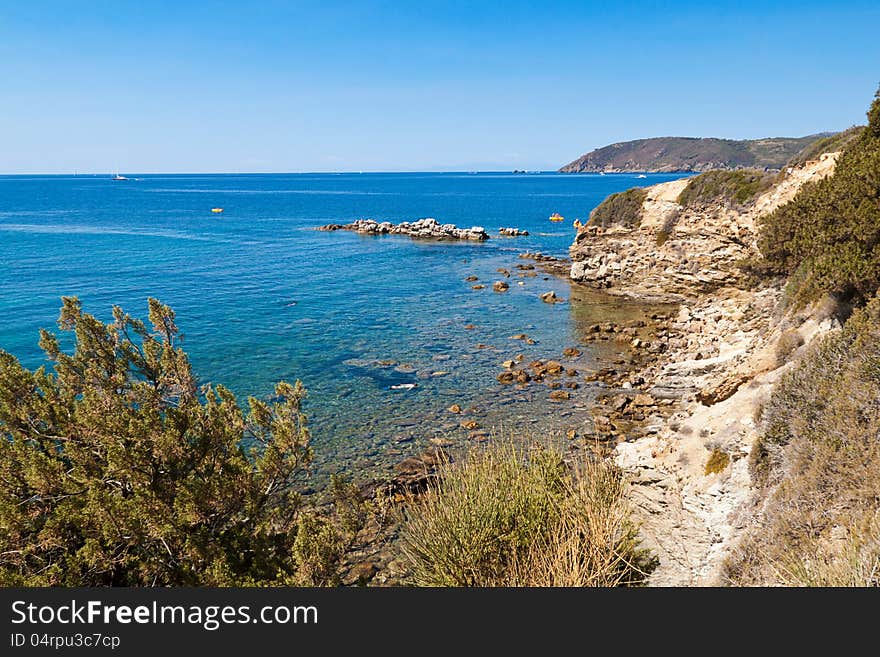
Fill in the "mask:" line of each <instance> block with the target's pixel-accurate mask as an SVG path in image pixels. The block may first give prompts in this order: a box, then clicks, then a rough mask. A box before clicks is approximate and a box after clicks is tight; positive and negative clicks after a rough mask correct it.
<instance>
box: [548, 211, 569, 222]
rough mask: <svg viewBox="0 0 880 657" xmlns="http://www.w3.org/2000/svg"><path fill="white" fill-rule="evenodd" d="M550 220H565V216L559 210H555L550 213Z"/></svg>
mask: <svg viewBox="0 0 880 657" xmlns="http://www.w3.org/2000/svg"><path fill="white" fill-rule="evenodd" d="M550 221H565V217H563V216H562V215H561V214H559V213H558V212H554V213H553V214H551V215H550Z"/></svg>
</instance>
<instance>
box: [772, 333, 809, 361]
mask: <svg viewBox="0 0 880 657" xmlns="http://www.w3.org/2000/svg"><path fill="white" fill-rule="evenodd" d="M802 344H804V338H803V336H801V334H800V333H799V332H798V331H797V329H789V330H787V331H785V332H784V333H783V334H782V335H780V336H779V340H778V341H777V343H776V350H775V357H776V367H782V366H783V365H785V364H786V363H787V362H788V359H789V358H790V357H791V355H792V354H793V353H794V351H795V350H796V349H797V348H798V347H800V346H801V345H802Z"/></svg>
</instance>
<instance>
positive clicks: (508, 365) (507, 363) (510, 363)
mask: <svg viewBox="0 0 880 657" xmlns="http://www.w3.org/2000/svg"><path fill="white" fill-rule="evenodd" d="M515 366H516V361H513V360H506V361H504V362H503V363H501V367H505V368H507V369H509V370H512V369H513V368H514V367H515Z"/></svg>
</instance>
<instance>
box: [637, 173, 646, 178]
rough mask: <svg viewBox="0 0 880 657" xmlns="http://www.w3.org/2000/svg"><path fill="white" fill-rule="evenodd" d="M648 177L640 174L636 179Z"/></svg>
mask: <svg viewBox="0 0 880 657" xmlns="http://www.w3.org/2000/svg"><path fill="white" fill-rule="evenodd" d="M647 177H648V176H646V175H645V174H643V173H640V174H639V175H637V176H636V178H647Z"/></svg>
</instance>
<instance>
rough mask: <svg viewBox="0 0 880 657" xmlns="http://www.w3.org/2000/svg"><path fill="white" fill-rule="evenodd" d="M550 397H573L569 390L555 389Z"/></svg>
mask: <svg viewBox="0 0 880 657" xmlns="http://www.w3.org/2000/svg"><path fill="white" fill-rule="evenodd" d="M550 399H552V400H553V401H562V400H563V399H571V393H570V392H569V391H568V390H554V391H553V392H551V393H550Z"/></svg>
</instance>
